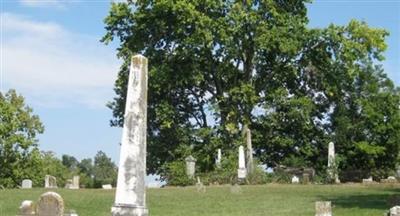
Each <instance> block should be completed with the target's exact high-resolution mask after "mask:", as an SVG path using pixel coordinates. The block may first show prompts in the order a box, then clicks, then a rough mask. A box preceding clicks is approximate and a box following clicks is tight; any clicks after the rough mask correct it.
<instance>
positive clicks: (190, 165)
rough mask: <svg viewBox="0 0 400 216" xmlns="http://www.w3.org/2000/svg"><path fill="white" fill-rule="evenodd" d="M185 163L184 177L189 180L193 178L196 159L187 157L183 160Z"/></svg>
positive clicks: (190, 156)
mask: <svg viewBox="0 0 400 216" xmlns="http://www.w3.org/2000/svg"><path fill="white" fill-rule="evenodd" d="M185 161H186V175H187V176H188V177H189V178H190V179H193V178H194V174H195V172H196V158H194V157H193V156H192V155H189V156H188V157H186V159H185Z"/></svg>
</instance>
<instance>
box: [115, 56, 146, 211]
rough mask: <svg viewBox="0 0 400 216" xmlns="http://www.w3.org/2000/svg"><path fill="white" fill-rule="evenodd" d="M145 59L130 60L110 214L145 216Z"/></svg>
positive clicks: (140, 57) (137, 57)
mask: <svg viewBox="0 0 400 216" xmlns="http://www.w3.org/2000/svg"><path fill="white" fill-rule="evenodd" d="M146 124H147V58H146V57H144V56H142V55H135V56H133V57H132V60H131V67H130V73H129V81H128V91H127V96H126V106H125V121H124V128H123V131H122V141H121V152H120V160H119V169H118V181H117V189H116V195H115V203H114V206H113V207H112V208H111V213H112V216H147V215H148V210H147V208H146V193H145V180H144V179H145V176H146V136H147V133H146V130H147V125H146Z"/></svg>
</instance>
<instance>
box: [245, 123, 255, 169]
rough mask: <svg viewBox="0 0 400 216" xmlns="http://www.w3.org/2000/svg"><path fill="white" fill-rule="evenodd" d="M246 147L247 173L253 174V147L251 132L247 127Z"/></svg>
mask: <svg viewBox="0 0 400 216" xmlns="http://www.w3.org/2000/svg"><path fill="white" fill-rule="evenodd" d="M246 146H247V165H246V168H247V172H248V173H252V172H253V170H254V161H253V145H252V143H251V130H250V129H249V128H247V127H246Z"/></svg>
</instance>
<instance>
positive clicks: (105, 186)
mask: <svg viewBox="0 0 400 216" xmlns="http://www.w3.org/2000/svg"><path fill="white" fill-rule="evenodd" d="M102 188H103V189H105V190H111V189H112V185H110V184H105V185H102Z"/></svg>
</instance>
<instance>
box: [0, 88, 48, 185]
mask: <svg viewBox="0 0 400 216" xmlns="http://www.w3.org/2000/svg"><path fill="white" fill-rule="evenodd" d="M43 131H44V127H43V125H42V123H41V122H40V119H39V117H38V116H37V115H34V114H33V111H32V109H31V108H30V107H28V106H27V105H26V104H25V101H24V98H23V97H22V96H21V95H18V94H17V93H16V91H15V90H10V91H8V92H7V93H5V94H3V93H2V92H0V167H1V172H0V185H2V186H4V187H15V186H16V185H20V183H21V180H22V179H24V178H28V177H30V176H32V175H33V174H32V172H37V171H38V169H39V168H38V167H37V164H38V163H39V158H40V153H39V151H38V149H37V145H38V143H37V142H38V140H37V139H36V136H37V135H38V134H41V133H43Z"/></svg>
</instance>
